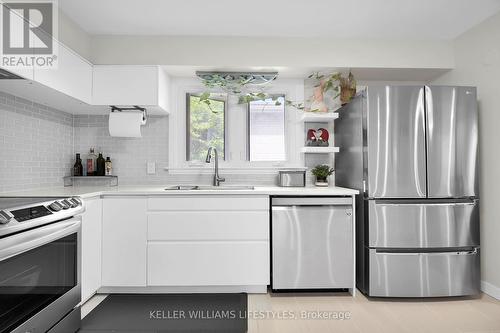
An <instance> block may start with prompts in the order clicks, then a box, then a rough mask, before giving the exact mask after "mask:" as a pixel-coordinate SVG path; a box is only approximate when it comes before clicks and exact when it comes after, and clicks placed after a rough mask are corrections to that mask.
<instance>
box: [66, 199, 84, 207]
mask: <svg viewBox="0 0 500 333" xmlns="http://www.w3.org/2000/svg"><path fill="white" fill-rule="evenodd" d="M69 201H71V202H73V203H75V204H76V206H75V207H78V206H81V205H82V200H81V199H80V198H78V197H72V198H71V199H69Z"/></svg>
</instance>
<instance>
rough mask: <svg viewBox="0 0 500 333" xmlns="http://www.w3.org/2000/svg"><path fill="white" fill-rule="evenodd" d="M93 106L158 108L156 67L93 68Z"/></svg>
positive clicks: (98, 66)
mask: <svg viewBox="0 0 500 333" xmlns="http://www.w3.org/2000/svg"><path fill="white" fill-rule="evenodd" d="M92 99H93V100H92V104H95V105H157V104H158V67H157V66H108V65H101V66H100V65H97V66H94V78H93V96H92Z"/></svg>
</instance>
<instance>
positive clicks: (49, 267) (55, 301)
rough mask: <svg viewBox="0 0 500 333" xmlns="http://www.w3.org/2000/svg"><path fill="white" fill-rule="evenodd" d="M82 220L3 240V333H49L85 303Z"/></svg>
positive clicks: (0, 274)
mask: <svg viewBox="0 0 500 333" xmlns="http://www.w3.org/2000/svg"><path fill="white" fill-rule="evenodd" d="M80 229H81V218H79V217H74V218H70V219H67V220H64V221H61V222H56V223H52V224H49V225H45V226H43V227H39V228H35V229H31V230H29V231H25V232H22V233H19V234H15V235H12V236H8V237H5V238H2V239H0V333H4V332H23V333H24V332H46V331H47V330H49V329H50V328H51V327H52V326H54V325H55V324H56V323H57V322H58V321H60V320H61V319H62V318H63V317H64V316H65V315H66V314H68V313H69V312H70V311H71V310H73V309H74V307H75V306H77V305H78V303H79V302H80V297H81V295H80V269H79V263H80V258H81V253H80V251H81V249H80V240H81V235H80Z"/></svg>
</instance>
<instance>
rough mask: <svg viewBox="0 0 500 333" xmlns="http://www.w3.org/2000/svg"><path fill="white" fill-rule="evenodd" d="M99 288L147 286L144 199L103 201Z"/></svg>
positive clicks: (129, 198)
mask: <svg viewBox="0 0 500 333" xmlns="http://www.w3.org/2000/svg"><path fill="white" fill-rule="evenodd" d="M102 215H103V226H102V244H103V247H102V285H103V286H104V287H141V286H146V234H147V223H146V221H147V218H146V216H147V214H146V197H108V198H104V201H103V207H102Z"/></svg>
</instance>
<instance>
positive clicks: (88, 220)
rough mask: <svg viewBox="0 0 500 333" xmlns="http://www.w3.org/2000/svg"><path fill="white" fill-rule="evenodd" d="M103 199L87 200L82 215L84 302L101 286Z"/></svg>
mask: <svg viewBox="0 0 500 333" xmlns="http://www.w3.org/2000/svg"><path fill="white" fill-rule="evenodd" d="M101 228H102V201H101V199H100V198H92V199H87V200H85V213H83V215H82V275H81V280H82V302H85V301H86V300H87V299H89V298H90V297H91V296H92V295H93V294H95V292H96V291H97V290H98V289H99V288H100V287H101V256H102V248H101V246H102V242H101V241H102V238H101V235H102V229H101Z"/></svg>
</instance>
